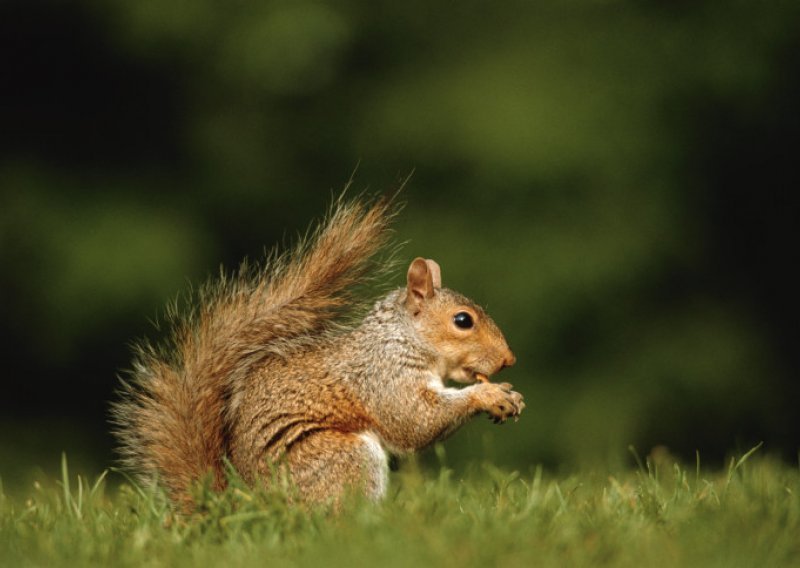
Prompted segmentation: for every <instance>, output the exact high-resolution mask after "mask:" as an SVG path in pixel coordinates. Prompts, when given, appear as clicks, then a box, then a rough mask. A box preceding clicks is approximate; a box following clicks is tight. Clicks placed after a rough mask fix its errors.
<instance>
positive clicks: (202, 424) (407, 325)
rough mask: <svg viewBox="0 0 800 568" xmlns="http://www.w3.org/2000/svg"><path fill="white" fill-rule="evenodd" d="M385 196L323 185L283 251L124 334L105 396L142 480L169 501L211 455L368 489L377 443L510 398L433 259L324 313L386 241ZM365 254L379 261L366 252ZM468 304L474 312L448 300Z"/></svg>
mask: <svg viewBox="0 0 800 568" xmlns="http://www.w3.org/2000/svg"><path fill="white" fill-rule="evenodd" d="M393 211H394V210H393V209H392V207H391V203H390V201H389V200H379V201H378V202H376V203H375V204H373V205H372V206H369V207H368V206H366V205H364V204H362V203H360V202H352V203H345V202H343V201H342V200H339V201H338V202H337V203H336V204H335V205H334V207H333V209H332V211H331V214H330V215H329V217H328V220H327V222H326V223H325V224H324V225H323V226H322V228H321V229H319V230H318V231H317V232H316V233H315V234H314V235H312V236H311V237H310V238H309V239H306V240H305V241H303V242H302V243H301V244H300V245H298V246H297V247H296V248H295V250H293V251H292V252H291V253H290V254H284V255H277V256H276V255H273V256H272V257H271V258H270V259H269V260H268V261H267V262H266V263H265V265H264V266H263V267H261V268H258V269H255V270H248V269H246V268H243V269H242V270H241V271H240V274H239V275H238V276H237V277H235V278H233V279H226V278H222V279H221V282H219V283H216V284H213V285H211V286H208V287H206V288H205V289H203V290H202V291H201V292H200V293H199V297H198V298H196V299H195V300H194V305H195V307H194V308H192V309H191V310H190V311H189V313H188V314H186V315H183V316H177V315H175V314H176V312H174V311H173V316H172V319H171V324H172V326H173V329H174V334H173V337H172V340H171V342H169V343H168V344H167V345H166V346H165V347H164V348H163V349H160V350H157V349H154V348H153V347H151V346H149V345H148V344H145V345H143V346H142V347H140V348H139V349H138V352H137V358H136V360H135V361H134V369H133V373H132V375H133V378H132V381H130V382H128V383H124V388H123V396H122V401H121V402H119V403H117V404H116V405H115V408H114V413H115V414H114V416H115V423H116V426H117V430H116V432H117V434H118V436H119V438H120V440H121V442H122V453H123V458H124V460H125V463H126V464H127V465H128V466H129V467H131V468H133V469H134V470H135V471H137V472H138V473H139V475H140V476H141V478H143V479H144V480H146V481H148V482H152V481H154V480H156V479H157V480H158V481H159V482H160V483H162V484H163V485H164V487H165V488H166V489H167V490H168V492H169V494H170V496H171V497H172V498H173V500H175V502H176V503H177V504H178V505H179V506H180V507H182V508H184V509H186V508H190V507H191V497H190V488H191V486H192V484H193V483H195V482H196V481H197V480H199V479H201V478H202V477H203V476H204V475H207V474H211V475H212V479H213V483H214V486H215V487H217V488H221V487H223V486H224V483H225V478H224V474H223V467H222V465H223V458H225V457H228V458H230V460H231V462H232V463H233V465H234V466H235V467H236V469H237V470H238V471H239V472H240V474H241V475H242V476H243V477H244V478H245V479H247V480H250V481H256V479H258V478H263V479H268V476H269V474H270V469H271V468H272V467H274V465H275V464H276V463H283V464H285V466H286V467H287V468H288V471H289V473H290V475H291V477H292V480H293V481H294V482H295V483H296V484H297V486H298V488H299V489H300V494H301V495H302V496H303V497H304V498H305V499H306V500H308V501H312V502H319V501H327V500H337V499H338V498H340V497H341V495H342V494H343V493H344V492H345V491H346V490H347V488H348V487H353V486H357V487H358V488H360V490H362V491H364V492H365V493H366V494H367V495H370V496H372V497H375V498H377V497H380V495H382V493H383V492H384V491H385V485H386V479H385V476H386V459H385V454H384V449H388V450H391V451H395V452H408V451H414V450H417V449H419V448H421V447H424V446H426V445H428V444H430V443H431V442H433V441H435V440H436V439H439V438H441V437H443V436H445V435H447V434H448V433H450V432H452V431H453V430H454V429H455V428H457V427H458V426H459V425H460V424H461V423H463V421H464V420H466V419H467V418H468V417H469V416H471V415H473V414H475V413H476V412H480V411H487V412H489V413H490V414H491V415H492V416H494V417H495V418H496V419H497V420H501V421H502V420H505V419H506V418H507V417H509V416H516V415H517V414H519V412H520V411H521V410H522V408H523V407H524V404H523V403H522V400H521V399H522V397H521V395H519V394H518V393H515V392H513V391H511V387H510V385H507V384H501V385H497V384H491V383H480V384H473V385H471V386H469V387H466V388H464V389H460V390H456V389H448V388H445V387H444V383H443V380H444V379H445V378H452V379H454V380H457V381H460V382H465V383H474V382H475V380H476V379H477V378H480V377H482V376H488V375H491V374H493V373H495V372H497V371H499V370H500V369H502V368H503V367H505V366H508V365H511V364H513V362H514V356H513V354H512V353H511V351H510V350H509V349H508V346H507V345H506V343H505V339H504V338H503V336H502V334H501V333H500V331H499V329H498V328H497V326H496V325H495V324H494V322H493V321H492V320H491V318H489V317H488V316H487V315H486V314H485V312H484V311H483V310H482V309H481V308H480V307H479V306H477V305H475V304H474V303H473V302H471V301H470V300H468V299H466V298H464V297H463V296H461V295H459V294H456V293H455V292H452V291H449V290H446V289H443V288H441V276H440V272H439V267H438V265H437V264H436V263H435V262H433V261H430V260H427V261H424V260H423V259H416V260H415V261H414V263H412V266H411V267H410V269H409V275H408V286H407V288H401V289H399V290H395V291H394V292H391V293H390V294H388V295H387V296H385V297H384V298H383V299H382V300H380V301H379V302H377V303H376V304H375V306H374V308H373V309H372V311H371V312H370V313H369V314H368V315H367V316H366V317H365V318H364V320H363V321H362V322H361V324H360V325H358V326H356V327H352V328H344V327H342V326H341V325H339V324H338V323H337V322H338V321H339V317H340V316H341V315H342V314H345V313H347V312H348V311H349V310H351V309H352V307H353V306H354V305H356V306H357V305H358V304H354V301H353V298H352V297H351V290H352V289H353V287H354V286H356V285H358V284H361V283H363V281H364V280H365V279H367V278H368V277H369V275H370V273H371V272H372V271H373V268H374V267H372V266H371V265H370V259H371V258H372V257H373V256H374V255H375V253H376V252H378V251H379V250H380V249H381V247H382V246H383V245H384V244H385V243H386V241H387V235H388V232H389V223H390V221H391V218H392V216H393ZM378 268H380V267H378ZM459 311H466V312H468V313H469V314H470V315H471V316H472V317H473V319H474V321H475V325H474V328H472V329H469V330H464V329H459V328H457V327H456V326H454V324H453V315H454V314H455V313H458V312H459Z"/></svg>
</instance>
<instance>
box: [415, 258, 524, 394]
mask: <svg viewBox="0 0 800 568" xmlns="http://www.w3.org/2000/svg"><path fill="white" fill-rule="evenodd" d="M405 308H406V310H407V311H408V315H409V317H410V318H411V321H412V323H413V325H414V327H415V328H416V330H417V332H418V333H419V334H420V335H421V336H422V337H423V338H424V339H425V340H426V341H427V343H429V344H430V346H431V347H433V349H434V350H435V351H436V352H437V353H438V355H439V361H440V366H442V367H443V368H442V369H441V371H442V372H443V375H444V376H445V377H446V378H449V379H452V380H454V381H458V382H461V383H474V382H475V381H484V382H485V381H487V380H488V377H489V376H490V375H494V374H495V373H497V372H499V371H500V370H501V369H503V368H504V367H510V366H511V365H513V364H514V362H515V361H516V357H514V354H513V353H512V352H511V349H509V348H508V344H507V343H506V340H505V337H503V334H502V332H501V331H500V329H499V328H498V327H497V325H496V324H495V323H494V321H492V318H490V317H489V316H488V315H487V314H486V312H485V311H484V310H483V308H481V307H480V306H478V305H477V304H475V303H474V302H473V301H471V300H469V299H468V298H465V297H464V296H462V295H461V294H458V293H457V292H453V291H452V290H448V289H446V288H442V273H441V269H440V268H439V265H438V264H436V262H434V261H433V260H430V259H424V258H416V259H414V261H413V262H412V263H411V266H409V268H408V287H407V288H406V296H405Z"/></svg>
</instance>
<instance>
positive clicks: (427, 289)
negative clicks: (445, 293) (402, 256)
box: [406, 258, 442, 314]
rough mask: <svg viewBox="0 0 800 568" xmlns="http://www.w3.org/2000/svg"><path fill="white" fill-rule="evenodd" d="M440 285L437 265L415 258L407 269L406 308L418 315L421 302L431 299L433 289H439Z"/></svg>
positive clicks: (439, 273) (440, 278)
mask: <svg viewBox="0 0 800 568" xmlns="http://www.w3.org/2000/svg"><path fill="white" fill-rule="evenodd" d="M437 284H438V286H437ZM441 285H442V276H441V270H440V269H439V265H438V264H436V263H435V262H434V261H432V260H425V259H424V258H415V259H414V260H413V261H412V262H411V266H409V267H408V292H407V293H408V295H407V296H406V306H408V308H409V310H411V311H412V312H413V313H414V314H417V313H419V310H420V308H421V306H422V302H424V301H425V300H428V299H430V298H433V294H434V288H438V287H441Z"/></svg>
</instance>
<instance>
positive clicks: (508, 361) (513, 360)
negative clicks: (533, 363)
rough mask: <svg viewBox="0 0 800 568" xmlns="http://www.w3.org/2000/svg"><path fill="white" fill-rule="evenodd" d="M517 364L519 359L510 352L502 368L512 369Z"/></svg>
mask: <svg viewBox="0 0 800 568" xmlns="http://www.w3.org/2000/svg"><path fill="white" fill-rule="evenodd" d="M516 362H517V358H516V357H514V354H513V353H512V352H511V351H509V352H508V353H507V354H506V356H505V358H504V359H503V367H502V368H503V369H505V368H506V367H511V366H512V365H513V364H514V363H516Z"/></svg>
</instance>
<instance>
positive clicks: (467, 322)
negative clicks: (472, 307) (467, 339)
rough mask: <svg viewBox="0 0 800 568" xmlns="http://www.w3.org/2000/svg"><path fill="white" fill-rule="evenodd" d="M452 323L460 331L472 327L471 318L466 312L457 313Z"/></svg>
mask: <svg viewBox="0 0 800 568" xmlns="http://www.w3.org/2000/svg"><path fill="white" fill-rule="evenodd" d="M453 323H455V324H456V326H457V327H460V328H461V329H469V328H471V327H472V326H473V325H474V324H473V322H472V316H471V315H469V314H468V313H467V312H458V313H457V314H456V315H454V316H453Z"/></svg>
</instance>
